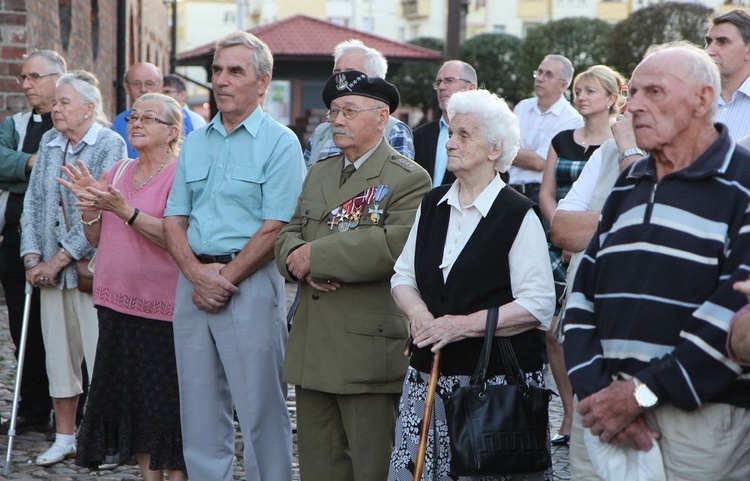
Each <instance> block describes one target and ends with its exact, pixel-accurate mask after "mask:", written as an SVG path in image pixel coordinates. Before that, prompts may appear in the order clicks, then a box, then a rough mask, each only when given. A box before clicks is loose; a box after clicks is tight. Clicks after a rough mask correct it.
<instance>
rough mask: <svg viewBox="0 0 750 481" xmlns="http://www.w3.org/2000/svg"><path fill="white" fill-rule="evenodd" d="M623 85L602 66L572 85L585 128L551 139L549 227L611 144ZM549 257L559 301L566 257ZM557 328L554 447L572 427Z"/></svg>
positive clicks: (545, 207) (552, 355)
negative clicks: (559, 407)
mask: <svg viewBox="0 0 750 481" xmlns="http://www.w3.org/2000/svg"><path fill="white" fill-rule="evenodd" d="M624 84H625V82H624V80H623V78H622V77H621V76H620V74H619V73H617V72H616V71H614V70H612V69H611V68H609V67H607V66H605V65H594V66H593V67H590V68H589V69H588V70H586V71H585V72H583V73H580V74H578V75H577V76H576V78H575V80H574V81H573V95H574V101H573V105H574V106H575V108H576V109H577V110H578V112H579V113H580V114H581V116H582V117H583V121H584V124H583V126H582V127H579V128H577V129H574V130H564V131H562V132H560V133H559V134H557V135H556V136H555V137H553V139H552V143H551V145H550V148H549V153H548V154H547V162H546V163H545V165H544V176H543V178H542V186H541V189H540V191H539V207H540V208H541V210H542V214H543V215H544V217H545V218H546V219H547V222H552V216H553V215H554V213H555V209H557V203H558V201H559V200H560V199H562V198H563V197H565V195H566V194H567V193H568V191H569V190H570V189H571V187H572V186H573V182H575V181H576V179H577V178H578V176H579V175H580V174H581V171H582V170H583V166H584V165H586V162H587V161H588V159H589V157H591V154H593V153H594V151H596V149H598V148H599V146H600V145H601V144H603V143H604V142H605V141H607V140H609V139H611V138H612V130H611V129H610V125H611V124H612V122H614V120H615V118H616V117H617V114H619V113H620V109H621V108H622V106H623V105H624V102H625V99H624V98H623V97H622V96H621V95H620V90H621V87H622V86H623V85H624ZM549 252H550V261H551V263H552V273H553V275H554V278H555V284H556V286H557V287H558V289H557V291H558V297H559V295H561V294H562V291H563V288H564V286H565V283H566V279H567V273H566V268H567V264H568V261H569V260H570V253H569V252H566V251H563V250H562V249H559V248H557V247H555V246H553V245H552V244H550V246H549ZM556 313H557V312H556ZM556 323H557V317H555V319H554V320H553V324H552V328H551V329H550V330H548V331H547V355H548V358H549V363H550V368H551V370H552V375H553V377H554V379H555V383H556V384H557V388H558V390H559V392H560V399H561V400H562V404H563V420H562V425H561V427H560V430H559V432H558V433H557V434H556V435H555V436H553V438H552V444H567V443H568V440H569V439H570V428H571V423H572V421H573V411H572V409H573V390H572V388H571V386H570V380H569V379H568V374H567V372H566V370H565V362H564V359H563V352H562V347H561V346H560V344H559V343H558V342H557V336H556V335H555V330H556V329H555V328H556Z"/></svg>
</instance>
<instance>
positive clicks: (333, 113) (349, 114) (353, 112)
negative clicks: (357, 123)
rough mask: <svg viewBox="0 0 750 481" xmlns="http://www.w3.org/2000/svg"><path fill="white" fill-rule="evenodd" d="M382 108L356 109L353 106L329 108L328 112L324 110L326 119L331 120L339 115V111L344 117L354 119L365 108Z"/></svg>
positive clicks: (376, 108) (374, 108)
mask: <svg viewBox="0 0 750 481" xmlns="http://www.w3.org/2000/svg"><path fill="white" fill-rule="evenodd" d="M384 108H385V107H373V108H371V109H357V108H354V107H343V108H340V109H331V110H329V111H328V112H326V120H327V121H328V122H333V121H334V120H336V118H337V117H338V116H339V112H340V113H342V114H344V118H345V119H347V120H354V119H356V118H357V115H359V113H360V112H364V111H366V110H380V109H384Z"/></svg>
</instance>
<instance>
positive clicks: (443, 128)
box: [432, 117, 448, 187]
mask: <svg viewBox="0 0 750 481" xmlns="http://www.w3.org/2000/svg"><path fill="white" fill-rule="evenodd" d="M438 125H439V126H440V132H439V133H438V138H437V148H436V149H435V175H433V176H432V186H433V187H440V186H441V185H442V184H443V177H445V169H447V168H448V151H447V150H446V149H445V144H447V143H448V123H447V122H446V121H445V119H444V118H443V117H440V122H439V123H438Z"/></svg>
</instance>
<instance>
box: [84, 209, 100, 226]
mask: <svg viewBox="0 0 750 481" xmlns="http://www.w3.org/2000/svg"><path fill="white" fill-rule="evenodd" d="M100 220H102V211H99V215H98V216H96V218H94V219H91V220H84V219H83V214H81V224H83V225H85V226H86V227H91V226H92V225H94V224H96V223H97V222H99V221H100Z"/></svg>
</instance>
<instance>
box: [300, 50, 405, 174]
mask: <svg viewBox="0 0 750 481" xmlns="http://www.w3.org/2000/svg"><path fill="white" fill-rule="evenodd" d="M333 59H334V63H333V73H339V72H347V71H349V70H357V71H359V72H364V73H366V74H367V76H368V77H377V78H382V79H384V78H385V74H386V73H387V72H388V61H387V60H386V59H385V57H384V56H383V54H382V53H380V52H379V51H377V50H375V49H374V48H371V47H368V46H367V45H365V44H364V43H362V41H361V40H356V39H352V40H346V41H343V42H341V43H340V44H338V45H336V48H334V50H333ZM383 135H384V136H385V138H386V139H387V140H388V143H389V144H391V147H393V148H394V149H396V151H397V152H398V153H400V154H401V155H403V156H404V157H407V158H409V159H413V158H414V140H413V138H412V133H411V129H409V126H408V125H406V124H405V123H403V122H401V121H400V120H398V119H397V118H395V117H393V116H390V117H388V125H387V126H386V128H385V132H384V133H383ZM340 153H341V149H339V148H338V147H336V144H334V143H333V136H332V135H331V124H330V123H329V122H323V123H322V124H320V125H318V126H317V127H316V128H315V130H314V131H313V133H312V135H311V136H310V139H309V140H308V141H307V145H306V146H305V163H306V164H307V166H308V167H309V166H311V165H312V164H314V163H315V162H317V161H318V160H320V159H324V158H326V157H330V156H332V155H338V154H340Z"/></svg>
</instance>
